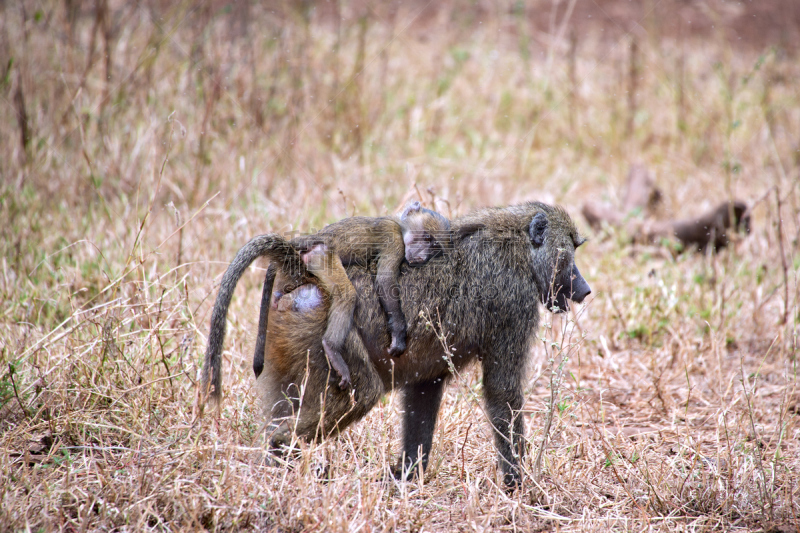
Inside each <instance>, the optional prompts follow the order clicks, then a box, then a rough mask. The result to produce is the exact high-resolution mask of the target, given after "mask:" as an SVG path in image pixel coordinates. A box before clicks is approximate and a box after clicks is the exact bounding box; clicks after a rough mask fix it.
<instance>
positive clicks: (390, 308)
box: [376, 236, 406, 357]
mask: <svg viewBox="0 0 800 533" xmlns="http://www.w3.org/2000/svg"><path fill="white" fill-rule="evenodd" d="M399 239H400V243H399V244H398V246H400V245H402V236H399ZM399 249H400V250H402V249H403V248H399ZM403 258H404V256H403V255H402V254H392V253H388V252H387V251H385V252H384V253H383V254H382V255H381V257H380V259H379V260H378V276H377V279H376V283H377V288H378V300H379V301H380V303H381V307H382V308H383V311H384V312H385V313H386V316H387V318H388V320H389V331H390V332H391V335H392V343H391V345H390V346H389V355H391V356H393V357H398V356H399V355H401V354H402V353H403V352H404V351H406V317H405V315H403V310H402V308H401V307H400V287H399V286H398V285H397V277H398V276H399V274H400V264H401V263H402V262H403Z"/></svg>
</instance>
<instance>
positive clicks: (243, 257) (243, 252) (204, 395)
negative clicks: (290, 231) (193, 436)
mask: <svg viewBox="0 0 800 533" xmlns="http://www.w3.org/2000/svg"><path fill="white" fill-rule="evenodd" d="M259 257H268V258H269V259H270V261H273V262H275V263H277V264H278V265H280V266H279V268H281V269H282V270H283V272H285V273H287V274H288V275H290V276H301V275H303V273H304V272H305V271H306V270H305V265H304V264H303V261H302V260H301V259H300V255H299V254H298V253H297V250H295V248H294V247H293V246H292V245H291V244H290V243H289V241H287V240H286V239H285V238H284V237H282V236H281V235H278V234H277V233H268V234H265V235H259V236H258V237H253V238H252V239H250V241H249V242H248V243H247V244H245V245H244V246H242V248H241V249H240V250H239V251H238V252H237V253H236V257H234V258H233V261H232V262H231V264H230V265H229V266H228V269H227V270H226V271H225V274H224V275H223V276H222V282H221V283H220V286H219V293H217V299H216V301H215V302H214V310H213V311H212V313H211V328H210V330H209V333H208V346H206V356H205V361H204V362H203V374H202V379H201V382H200V387H201V389H200V404H201V405H202V404H203V403H205V402H206V401H208V400H210V401H211V403H212V405H214V406H215V407H218V406H219V405H220V400H221V399H222V374H221V371H220V369H221V365H222V359H221V355H222V344H223V342H224V341H225V322H226V318H227V316H228V306H230V304H231V298H232V297H233V291H234V289H236V284H237V283H238V282H239V278H241V277H242V274H244V271H245V270H247V267H249V266H250V265H251V264H252V263H253V261H255V260H256V259H258V258H259Z"/></svg>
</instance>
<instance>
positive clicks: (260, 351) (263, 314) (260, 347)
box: [253, 263, 278, 377]
mask: <svg viewBox="0 0 800 533" xmlns="http://www.w3.org/2000/svg"><path fill="white" fill-rule="evenodd" d="M277 270H278V269H277V267H276V266H275V264H274V263H270V265H269V267H267V274H266V276H264V288H263V289H262V291H261V310H260V311H259V313H258V334H257V335H256V351H255V353H254V354H253V372H255V374H256V377H258V376H260V375H261V372H262V371H263V370H264V351H265V350H266V348H267V322H268V321H269V305H270V300H271V299H272V286H273V285H274V283H275V273H276V272H277Z"/></svg>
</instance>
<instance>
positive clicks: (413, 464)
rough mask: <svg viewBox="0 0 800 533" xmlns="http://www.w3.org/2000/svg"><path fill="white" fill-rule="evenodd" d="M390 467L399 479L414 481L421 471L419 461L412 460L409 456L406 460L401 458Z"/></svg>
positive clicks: (393, 475)
mask: <svg viewBox="0 0 800 533" xmlns="http://www.w3.org/2000/svg"><path fill="white" fill-rule="evenodd" d="M390 469H391V472H392V477H394V478H395V479H397V480H399V481H413V480H415V479H417V477H418V476H419V473H420V468H419V461H411V460H410V459H408V458H406V460H405V461H403V460H402V459H399V460H398V461H397V463H395V464H394V465H392V466H391V467H390Z"/></svg>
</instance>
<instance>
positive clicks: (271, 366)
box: [206, 203, 591, 486]
mask: <svg viewBox="0 0 800 533" xmlns="http://www.w3.org/2000/svg"><path fill="white" fill-rule="evenodd" d="M452 232H453V247H452V249H451V250H450V251H449V252H447V253H444V254H442V255H440V256H439V257H437V258H435V259H432V260H431V261H429V262H428V263H427V264H425V265H423V266H421V267H417V268H407V267H403V268H402V269H401V275H400V277H399V279H398V285H399V288H400V291H401V294H402V299H401V301H402V312H403V314H404V315H405V316H406V317H408V318H409V322H408V337H407V338H408V347H407V350H406V352H405V354H404V356H403V357H401V358H399V359H395V358H390V357H388V356H387V353H386V349H385V346H386V345H387V343H388V333H387V328H386V317H385V314H384V313H383V312H382V311H381V305H380V302H379V299H378V295H377V294H376V290H375V287H374V278H373V275H372V274H371V272H370V270H369V269H368V268H364V267H362V266H359V265H350V266H348V267H347V274H348V276H349V277H350V281H351V282H352V285H353V286H354V288H355V290H356V291H357V293H358V305H357V306H356V309H355V325H356V328H353V330H351V334H350V335H348V337H347V339H346V340H345V347H344V352H345V353H346V354H347V353H354V352H358V351H359V350H366V353H367V356H368V357H369V363H366V364H363V366H362V367H360V368H359V369H356V368H351V376H352V379H353V388H354V392H353V394H352V395H350V394H348V393H346V392H345V391H342V390H340V389H338V388H337V387H329V386H328V376H327V372H325V371H324V369H321V368H316V367H314V365H308V364H306V361H307V360H308V359H307V358H308V357H310V356H313V355H314V354H315V353H316V354H320V353H322V352H323V348H322V336H323V334H324V330H325V325H326V320H327V306H328V305H329V303H328V300H327V299H326V298H324V297H320V298H319V299H318V300H319V303H318V304H315V305H311V306H306V307H304V306H302V305H300V306H296V305H291V306H284V307H282V308H281V309H282V310H279V312H275V313H272V314H271V315H270V317H269V321H268V322H269V323H268V333H267V338H268V341H269V342H268V343H267V346H266V352H265V366H266V370H267V371H265V372H264V373H263V374H262V375H261V376H260V377H259V379H258V387H259V389H260V390H261V393H262V395H263V396H262V398H263V405H264V408H265V411H266V415H267V416H269V417H270V418H271V419H272V420H273V421H274V423H273V427H275V425H276V423H277V424H282V423H283V422H282V421H283V420H284V419H286V417H289V416H291V415H292V414H294V415H295V417H296V426H295V428H294V431H295V432H296V434H297V435H298V436H300V437H301V438H306V439H316V438H319V437H324V436H325V435H328V434H331V433H335V432H337V431H340V430H342V429H343V428H344V427H346V425H347V424H349V423H351V422H353V421H355V420H358V419H359V418H360V417H362V416H363V415H364V414H366V413H367V412H368V411H369V410H370V409H371V408H372V407H373V406H374V404H375V403H376V402H377V401H378V399H379V398H380V397H381V396H382V395H383V394H384V393H385V391H388V390H391V389H392V388H395V387H396V388H400V389H401V390H402V392H403V400H402V401H403V417H404V420H403V455H402V457H403V458H402V459H401V462H400V464H399V465H398V466H399V468H398V471H401V472H402V471H408V470H409V469H410V468H411V467H412V466H413V465H415V464H417V463H418V462H419V463H420V464H421V465H422V466H423V468H424V467H425V465H426V464H427V461H428V455H429V453H430V449H431V444H432V439H433V431H434V427H435V424H436V418H437V416H438V411H439V406H440V404H441V399H442V392H443V390H444V385H445V383H446V381H447V380H448V379H449V377H450V367H449V365H450V364H451V363H452V365H453V366H454V367H455V368H456V369H461V368H463V367H464V366H465V365H467V364H469V363H471V362H473V361H475V360H476V359H477V360H479V361H480V364H481V367H482V371H483V386H484V397H485V402H486V406H487V412H488V414H489V417H490V422H491V424H492V427H493V430H494V433H495V445H496V447H497V449H498V454H499V458H500V467H501V469H502V471H503V474H504V481H505V483H506V484H507V485H509V486H516V485H517V484H518V483H519V480H520V471H519V461H520V458H521V457H522V454H523V452H524V449H523V446H522V444H523V440H522V439H523V433H524V423H523V419H522V417H521V416H518V414H519V410H520V409H521V408H522V404H523V394H522V391H523V379H524V376H525V368H526V366H527V361H528V356H529V353H530V349H531V345H532V342H533V340H534V338H535V334H536V332H537V329H538V323H539V309H538V304H539V303H543V304H544V305H545V307H546V308H548V309H550V310H551V311H555V312H559V311H563V310H566V309H567V308H568V302H567V300H568V299H571V300H573V301H575V302H578V303H580V302H581V301H583V299H584V298H585V297H586V296H587V295H588V294H589V293H590V292H591V291H590V288H589V285H588V284H587V283H586V281H585V280H584V279H583V277H582V276H581V275H580V272H579V271H578V269H577V267H576V266H575V263H574V253H575V249H576V248H577V247H578V246H580V245H581V244H582V243H583V238H582V237H580V235H579V234H578V232H577V230H576V228H575V226H574V224H573V222H572V220H571V219H570V218H569V216H568V215H567V214H566V212H565V211H564V210H562V209H561V208H558V207H552V206H548V205H545V204H541V203H527V204H523V205H517V206H511V207H507V208H489V209H481V210H478V211H475V212H473V213H470V214H468V215H466V216H464V217H461V218H459V219H457V220H455V221H453V223H452ZM282 264H283V263H282ZM276 271H277V275H276V278H275V282H276V284H277V286H278V287H282V286H283V285H284V284H285V283H287V281H286V280H289V279H290V278H291V273H286V272H284V270H283V269H282V268H278V269H276ZM310 285H311V287H315V288H308V289H303V290H304V291H311V292H314V291H316V293H317V294H321V291H320V289H319V288H317V287H316V285H313V284H310ZM304 287H306V285H304ZM301 289H302V287H301ZM299 290H300V289H298V290H296V291H294V292H292V293H289V294H286V295H285V296H284V297H287V296H290V297H291V298H300V299H301V300H302V301H306V302H308V301H316V299H315V298H307V297H304V296H301V293H300V292H298V291H299ZM295 293H297V294H295ZM421 313H423V314H426V315H427V316H428V317H431V318H432V319H433V320H434V322H435V324H436V325H437V327H438V325H441V327H442V328H443V330H444V333H445V334H446V335H447V339H448V342H449V344H450V347H451V352H452V360H451V361H448V360H446V359H445V356H446V354H445V351H444V349H443V347H442V346H441V344H440V342H439V339H438V338H437V336H436V332H435V331H433V329H432V328H430V327H429V326H428V324H427V322H426V320H425V318H423V317H421V316H420V314H421ZM223 325H224V324H223ZM356 331H357V332H356ZM213 334H214V332H213V331H212V335H213ZM359 341H360V342H359ZM350 359H351V360H352V361H357V360H358V359H359V357H351V358H350ZM217 361H218V359H217ZM206 362H207V364H208V362H209V359H208V358H207V359H206ZM218 371H219V370H218V368H217V369H216V372H217V373H218ZM209 373H212V374H213V373H214V372H213V371H210V372H209ZM301 390H302V398H301V397H300V396H301V395H300V392H301Z"/></svg>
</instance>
